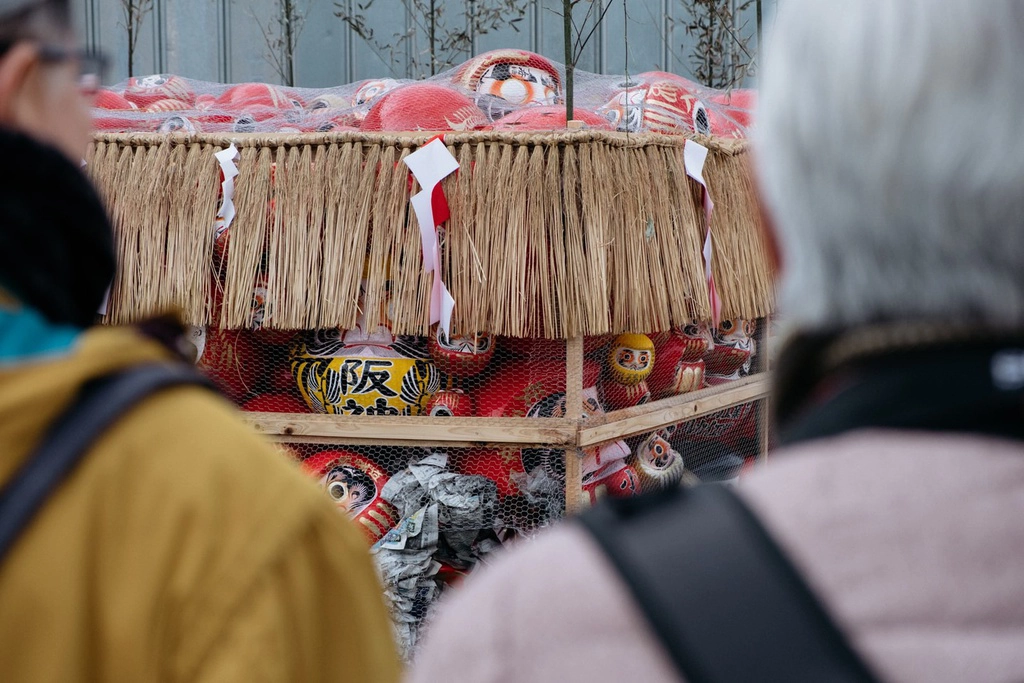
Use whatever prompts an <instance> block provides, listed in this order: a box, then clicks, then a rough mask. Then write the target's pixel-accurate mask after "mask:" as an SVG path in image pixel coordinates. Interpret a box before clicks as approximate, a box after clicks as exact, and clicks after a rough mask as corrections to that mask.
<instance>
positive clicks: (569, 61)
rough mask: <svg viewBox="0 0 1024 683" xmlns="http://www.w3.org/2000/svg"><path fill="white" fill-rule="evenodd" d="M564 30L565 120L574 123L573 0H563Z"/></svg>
mask: <svg viewBox="0 0 1024 683" xmlns="http://www.w3.org/2000/svg"><path fill="white" fill-rule="evenodd" d="M562 30H563V37H564V40H565V120H566V121H572V119H573V111H574V110H573V101H572V85H573V78H575V76H576V65H575V64H574V63H573V62H574V60H573V54H572V0H562Z"/></svg>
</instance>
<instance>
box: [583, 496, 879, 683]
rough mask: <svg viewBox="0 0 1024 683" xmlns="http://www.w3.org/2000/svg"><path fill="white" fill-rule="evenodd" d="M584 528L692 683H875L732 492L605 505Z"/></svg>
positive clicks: (587, 517)
mask: <svg viewBox="0 0 1024 683" xmlns="http://www.w3.org/2000/svg"><path fill="white" fill-rule="evenodd" d="M580 521H581V522H582V524H583V525H584V527H585V528H587V529H588V530H589V531H590V533H591V534H592V535H593V537H594V538H595V539H596V540H597V542H598V544H599V545H600V546H601V547H602V548H603V549H604V551H605V552H606V553H607V554H608V556H609V557H610V558H611V560H612V562H613V563H614V564H615V566H616V567H617V569H618V570H619V572H620V573H621V574H622V576H623V578H624V579H625V581H626V583H627V585H629V587H630V589H631V590H632V592H633V595H634V597H635V598H636V600H637V602H638V603H639V604H640V606H641V608H642V609H643V611H644V613H645V614H646V616H647V618H648V620H649V621H650V623H651V625H652V626H653V627H654V630H655V632H656V633H657V634H658V636H659V637H660V639H661V641H662V643H663V644H664V646H665V647H666V648H667V650H668V652H669V654H670V655H671V656H672V659H673V660H674V661H675V663H676V665H677V667H678V668H679V670H680V672H682V674H683V675H684V676H685V678H686V680H687V681H688V682H689V683H737V682H746V681H761V682H775V681H778V682H779V683H792V682H795V681H815V683H832V682H835V683H869V682H873V681H876V680H877V679H876V678H875V677H874V676H873V675H872V673H871V672H870V671H869V670H868V668H867V666H866V664H865V663H864V662H863V661H862V660H861V659H860V657H858V655H857V654H856V653H854V651H853V650H852V649H851V648H850V646H849V644H848V643H847V641H846V639H845V637H844V636H843V634H842V633H841V632H840V631H839V629H838V628H837V627H836V625H835V624H834V623H833V622H832V620H831V619H830V618H829V616H828V614H827V613H826V612H825V610H824V609H823V608H822V606H821V605H820V604H819V602H818V601H817V599H816V598H815V597H814V595H813V594H812V593H811V591H810V589H809V588H808V587H807V585H806V584H805V583H804V581H803V580H802V579H801V578H800V575H799V574H798V573H797V571H796V570H795V569H794V567H793V566H792V565H791V564H790V563H789V561H788V560H787V559H786V558H785V557H784V555H783V554H782V551H781V550H780V549H779V547H778V546H777V545H776V544H775V543H774V542H773V541H772V539H771V538H770V537H769V536H768V534H767V532H766V531H765V530H764V528H763V527H762V526H761V524H760V523H758V521H757V519H756V518H755V517H754V515H753V514H752V513H751V512H750V510H749V509H748V508H747V507H746V506H745V505H744V504H743V503H742V501H740V499H739V498H738V497H737V496H736V495H735V494H733V493H732V492H731V491H730V490H729V488H728V487H725V486H716V485H705V486H698V487H696V488H692V489H678V490H674V491H670V492H666V493H663V494H657V495H655V496H652V497H640V498H633V499H621V500H610V501H606V502H603V503H601V504H600V505H598V506H596V507H595V508H593V509H592V510H590V511H588V512H587V513H585V514H584V515H582V516H581V517H580Z"/></svg>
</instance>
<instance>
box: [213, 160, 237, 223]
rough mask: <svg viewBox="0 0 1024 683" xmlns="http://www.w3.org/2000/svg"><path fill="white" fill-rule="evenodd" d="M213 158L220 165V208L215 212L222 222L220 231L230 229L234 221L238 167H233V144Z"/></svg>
mask: <svg viewBox="0 0 1024 683" xmlns="http://www.w3.org/2000/svg"><path fill="white" fill-rule="evenodd" d="M213 156H215V157H217V163H218V164H220V172H221V175H222V176H223V180H222V181H221V183H220V194H221V201H220V208H219V209H218V210H217V218H219V219H221V220H222V221H224V226H223V228H221V230H227V229H228V228H230V227H231V221H233V220H235V177H236V176H237V175H238V167H237V166H235V159H237V158H238V149H237V148H236V147H235V143H233V142H232V143H231V146H230V147H228V148H227V149H222V150H221V151H219V152H217V153H216V154H214V155H213Z"/></svg>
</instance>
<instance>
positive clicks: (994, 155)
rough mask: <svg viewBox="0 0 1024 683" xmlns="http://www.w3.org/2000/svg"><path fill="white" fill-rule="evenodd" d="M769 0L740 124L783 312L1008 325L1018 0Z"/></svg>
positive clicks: (1022, 130)
mask: <svg viewBox="0 0 1024 683" xmlns="http://www.w3.org/2000/svg"><path fill="white" fill-rule="evenodd" d="M779 4H780V9H779V13H778V16H777V21H776V25H775V27H774V33H773V35H772V36H771V39H770V41H769V45H768V46H767V49H766V51H765V54H764V68H763V71H762V78H761V97H760V107H759V114H758V120H757V127H756V132H755V133H754V137H755V149H756V158H757V169H758V175H759V180H760V183H761V186H762V190H763V195H764V198H765V200H766V201H767V208H768V212H769V214H770V215H771V216H772V218H773V221H774V223H775V228H776V232H777V235H778V238H779V243H780V249H781V256H782V261H783V263H782V266H783V274H782V282H781V286H780V307H779V308H780V313H781V314H782V316H783V317H784V318H785V319H788V320H789V321H791V322H792V323H795V324H796V325H798V326H801V327H810V328H819V329H820V328H828V327H838V326H849V325H856V324H859V323H864V322H873V321H879V320H898V319H922V318H931V319H942V320H949V321H961V322H968V323H987V324H993V325H1001V326H1002V325H1013V326H1018V327H1019V326H1021V325H1024V115H1022V111H1024V2H1020V0H990V1H988V2H983V3H979V2H976V1H975V0H852V1H851V0H782V1H781V2H780V3H779Z"/></svg>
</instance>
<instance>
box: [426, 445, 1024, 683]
mask: <svg viewBox="0 0 1024 683" xmlns="http://www.w3.org/2000/svg"><path fill="white" fill-rule="evenodd" d="M741 491H742V493H743V496H744V498H745V499H746V501H747V502H748V504H749V505H750V506H751V507H752V508H753V509H754V510H755V511H756V512H757V513H758V514H759V516H760V518H761V520H762V521H763V523H764V524H765V526H766V527H767V528H768V530H769V531H770V532H771V533H772V534H773V536H774V537H775V538H776V540H777V541H778V542H780V544H781V545H782V546H783V548H784V549H785V550H786V551H787V552H788V554H789V556H790V558H791V559H792V560H793V562H794V563H795V564H796V565H797V567H798V568H799V569H800V570H801V572H802V573H803V574H804V576H805V578H806V579H807V581H808V583H809V584H810V585H811V587H812V589H814V590H815V591H816V592H817V593H818V595H819V596H820V597H821V598H822V600H823V602H824V604H825V605H826V608H827V609H828V610H829V611H830V612H831V614H832V615H833V618H834V619H835V620H836V621H837V623H838V624H839V626H840V627H841V628H843V629H844V630H845V631H846V632H847V633H848V634H849V635H850V637H851V642H852V644H853V646H854V648H855V649H856V650H858V651H859V652H860V653H861V655H862V656H863V657H864V658H865V659H866V660H867V662H868V663H869V665H871V666H872V668H873V669H874V670H875V671H876V672H877V673H878V674H879V675H880V676H881V677H882V678H883V679H885V680H889V681H907V682H911V681H914V682H916V681H920V682H921V683H925V682H927V683H943V682H945V681H949V682H950V683H952V682H954V681H955V682H957V683H962V682H964V681H972V682H982V681H984V682H989V681H991V682H996V681H1006V682H1010V681H1024V444H1021V443H1018V442H1012V441H1003V440H997V439H992V438H986V437H980V436H966V435H952V434H926V433H922V432H895V431H880V430H873V431H867V430H865V431H858V432H851V433H848V434H845V435H842V436H839V437H835V438H832V439H822V440H819V441H814V442H810V443H806V444H803V445H800V446H798V447H795V448H792V449H789V450H786V451H784V452H779V453H777V454H775V456H774V457H773V459H772V461H771V465H770V466H769V467H767V468H765V469H764V470H762V471H760V472H758V473H756V474H754V475H752V476H751V477H749V478H748V479H746V480H745V481H744V483H743V485H742V487H741ZM409 680H410V681H413V682H423V683H426V682H428V681H429V682H435V681H446V682H450V683H456V682H458V681H473V682H474V683H487V682H489V681H495V682H496V681H531V682H540V681H587V682H590V683H600V682H601V681H644V682H645V683H659V682H661V681H679V680H681V679H680V677H679V676H678V675H677V674H676V672H675V669H674V668H673V666H672V663H671V662H670V660H669V659H668V656H667V655H666V654H665V653H664V652H663V651H662V649H661V646H660V644H659V643H658V642H657V640H656V639H655V638H654V637H653V636H652V635H651V633H650V631H649V628H648V626H647V624H646V622H645V621H644V618H643V616H642V615H641V614H640V612H639V611H638V608H637V607H636V606H635V605H634V603H633V601H632V599H631V598H630V596H629V594H628V593H627V589H626V588H625V587H624V586H623V585H622V583H621V581H620V580H619V578H618V576H617V575H616V574H615V573H614V571H613V570H612V568H611V566H610V565H609V563H608V561H607V560H606V559H605V558H604V556H603V555H602V554H601V552H600V551H599V550H598V549H597V547H596V546H595V545H594V544H593V543H592V542H591V541H590V539H589V537H588V536H587V535H585V534H584V532H582V531H581V530H580V529H579V528H578V527H576V526H575V525H573V524H571V523H564V524H562V525H560V526H558V527H557V528H554V529H551V530H550V531H548V532H545V533H543V534H540V535H539V536H538V537H537V538H536V540H532V541H526V542H524V543H523V544H522V545H521V546H520V547H519V548H518V549H516V550H513V551H511V552H509V553H508V554H507V555H506V556H504V557H502V558H500V559H499V560H498V561H496V562H495V563H494V565H493V566H492V567H489V568H487V569H485V570H483V571H481V572H479V573H477V574H476V575H474V576H472V577H470V578H469V580H467V582H466V585H465V586H464V588H462V589H461V590H458V591H455V592H453V594H452V595H451V596H450V597H449V598H448V599H447V600H446V601H445V602H444V603H442V605H441V606H440V608H439V611H438V613H437V615H436V618H435V620H434V621H433V623H432V624H431V626H430V629H429V631H428V633H427V636H426V639H425V641H424V642H423V644H422V649H421V650H420V651H419V653H418V655H417V658H416V661H415V662H414V663H413V668H412V670H411V672H410V674H409Z"/></svg>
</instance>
